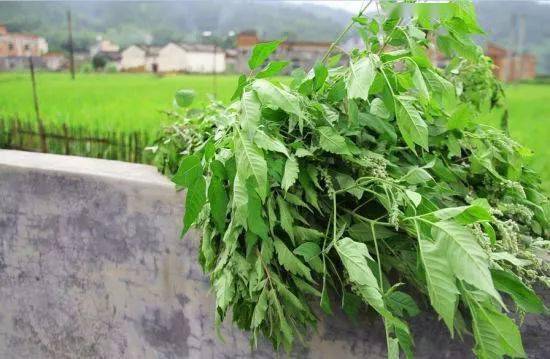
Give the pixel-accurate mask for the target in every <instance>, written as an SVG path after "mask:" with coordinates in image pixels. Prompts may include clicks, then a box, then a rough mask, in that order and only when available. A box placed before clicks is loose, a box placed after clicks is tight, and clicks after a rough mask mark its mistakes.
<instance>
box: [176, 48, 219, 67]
mask: <svg viewBox="0 0 550 359" xmlns="http://www.w3.org/2000/svg"><path fill="white" fill-rule="evenodd" d="M181 47H182V48H183V49H184V50H185V51H186V61H185V71H187V72H193V73H214V72H215V73H220V72H225V68H226V64H225V51H224V50H223V49H222V48H220V47H218V46H214V45H201V44H193V45H185V44H184V45H181Z"/></svg>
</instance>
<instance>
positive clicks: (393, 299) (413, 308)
mask: <svg viewBox="0 0 550 359" xmlns="http://www.w3.org/2000/svg"><path fill="white" fill-rule="evenodd" d="M387 304H388V307H390V308H391V309H392V311H394V312H395V313H397V314H398V315H399V316H403V313H404V312H406V313H407V314H408V315H409V316H411V317H414V316H415V315H418V314H419V313H420V309H418V305H416V302H415V301H414V299H413V298H412V297H411V296H410V295H408V294H407V293H404V292H400V291H393V292H391V293H390V295H388V297H387Z"/></svg>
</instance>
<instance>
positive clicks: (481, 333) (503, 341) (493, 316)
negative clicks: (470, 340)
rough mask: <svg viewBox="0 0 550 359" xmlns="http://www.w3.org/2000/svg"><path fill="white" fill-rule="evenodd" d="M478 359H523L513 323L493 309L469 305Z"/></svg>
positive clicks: (519, 336) (521, 348)
mask: <svg viewBox="0 0 550 359" xmlns="http://www.w3.org/2000/svg"><path fill="white" fill-rule="evenodd" d="M470 311H471V313H472V319H473V322H472V327H473V329H474V336H475V339H476V348H475V353H476V355H477V356H478V357H479V358H502V357H503V356H504V355H509V356H511V357H513V358H518V357H519V358H525V357H526V356H525V351H524V349H523V344H522V343H521V335H520V333H519V330H518V328H517V326H516V325H515V324H514V322H513V321H512V320H511V319H510V318H508V317H507V316H506V315H504V314H502V313H500V312H498V311H497V310H495V309H494V308H493V307H485V306H482V305H480V304H470Z"/></svg>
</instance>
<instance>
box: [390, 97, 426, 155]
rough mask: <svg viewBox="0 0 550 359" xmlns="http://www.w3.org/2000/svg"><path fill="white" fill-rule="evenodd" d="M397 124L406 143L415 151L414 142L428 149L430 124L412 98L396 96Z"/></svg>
mask: <svg viewBox="0 0 550 359" xmlns="http://www.w3.org/2000/svg"><path fill="white" fill-rule="evenodd" d="M395 98H396V100H397V102H396V117H397V126H398V127H399V131H400V132H401V135H402V136H403V139H404V140H405V143H407V145H408V146H409V147H410V148H411V149H412V150H413V151H414V144H415V143H416V144H417V145H420V146H421V147H422V148H424V149H425V150H427V149H428V126H427V125H426V122H424V120H423V119H422V117H421V116H420V113H418V111H417V110H416V108H414V106H413V104H412V102H410V100H407V99H404V98H403V97H400V96H396V97H395Z"/></svg>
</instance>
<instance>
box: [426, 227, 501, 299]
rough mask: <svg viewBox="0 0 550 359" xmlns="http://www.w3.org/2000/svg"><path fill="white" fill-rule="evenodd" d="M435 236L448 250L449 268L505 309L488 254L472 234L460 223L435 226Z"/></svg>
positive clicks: (433, 230) (433, 232)
mask: <svg viewBox="0 0 550 359" xmlns="http://www.w3.org/2000/svg"><path fill="white" fill-rule="evenodd" d="M432 235H433V237H434V238H435V240H436V242H440V243H445V245H446V246H447V260H448V265H450V267H451V269H452V270H453V273H454V274H455V276H456V277H457V278H458V279H461V280H463V281H465V282H467V283H469V284H471V285H472V286H474V287H476V288H478V289H481V290H483V291H484V292H485V293H487V294H489V295H491V296H492V297H493V298H495V299H496V300H497V301H498V302H499V303H500V304H501V305H502V306H503V307H504V303H503V302H502V298H501V297H500V295H499V294H498V292H497V291H496V289H495V287H494V285H493V280H492V278H491V273H490V272H489V259H488V257H487V254H486V253H485V251H484V250H483V248H481V246H480V245H479V244H478V242H477V240H476V238H475V237H474V235H473V234H472V232H471V231H470V230H469V229H468V228H466V227H465V226H463V225H460V224H458V223H456V222H452V221H441V222H437V223H434V224H433V226H432Z"/></svg>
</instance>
